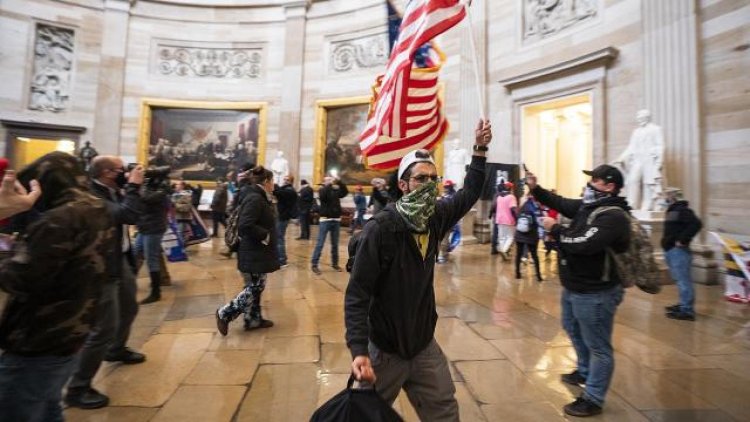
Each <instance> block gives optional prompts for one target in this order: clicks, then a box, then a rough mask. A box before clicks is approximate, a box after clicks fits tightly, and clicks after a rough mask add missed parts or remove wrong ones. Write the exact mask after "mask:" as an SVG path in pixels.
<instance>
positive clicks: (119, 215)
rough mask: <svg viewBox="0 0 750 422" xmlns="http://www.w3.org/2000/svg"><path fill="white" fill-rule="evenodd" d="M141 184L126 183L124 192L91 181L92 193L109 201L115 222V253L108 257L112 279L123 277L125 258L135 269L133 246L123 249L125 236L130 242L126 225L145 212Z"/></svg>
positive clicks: (108, 206)
mask: <svg viewBox="0 0 750 422" xmlns="http://www.w3.org/2000/svg"><path fill="white" fill-rule="evenodd" d="M140 189H141V186H140V185H134V184H132V183H128V184H127V185H125V189H123V190H124V194H122V193H120V191H115V192H112V191H110V189H109V188H108V187H107V186H104V185H102V184H100V183H97V182H96V181H92V182H91V193H93V194H94V195H96V196H98V197H100V198H102V199H104V201H105V202H106V203H107V209H108V210H109V213H110V215H111V217H112V220H114V223H115V235H114V238H113V243H114V245H113V250H114V251H115V253H113V254H112V255H110V256H109V257H108V258H107V271H108V272H109V276H110V279H114V280H117V279H119V278H120V277H122V265H123V259H127V260H128V263H129V264H130V265H131V266H133V269H134V270H135V257H134V255H133V248H132V246H130V247H128V250H127V251H123V249H122V247H123V238H124V237H126V238H127V242H128V243H130V236H129V235H128V232H127V231H126V230H125V227H124V226H125V225H134V224H137V223H138V219H139V218H140V216H141V214H142V213H143V201H142V200H141V195H140V192H139V191H140Z"/></svg>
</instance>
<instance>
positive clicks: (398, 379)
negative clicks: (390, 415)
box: [369, 339, 459, 422]
mask: <svg viewBox="0 0 750 422" xmlns="http://www.w3.org/2000/svg"><path fill="white" fill-rule="evenodd" d="M369 352H370V360H371V361H372V366H373V369H374V370H375V376H376V377H377V380H376V381H375V388H376V389H377V391H378V393H379V394H380V395H381V396H382V397H383V399H385V401H386V402H388V404H391V405H392V404H393V402H394V401H395V400H396V397H397V396H398V393H399V392H400V391H401V389H402V388H403V389H404V391H406V395H407V397H409V401H410V402H411V404H412V406H414V410H416V412H417V415H418V416H419V419H420V420H422V421H430V422H439V421H458V420H459V419H458V402H456V398H455V397H454V396H455V394H456V387H455V386H454V385H453V381H452V380H451V373H450V370H449V369H448V360H447V359H446V358H445V355H444V354H443V351H442V350H441V349H440V346H438V344H437V342H436V341H435V339H433V340H432V341H431V342H430V344H428V345H427V347H425V349H424V350H422V351H421V352H420V353H419V354H418V355H417V356H415V357H414V358H412V359H411V360H405V359H403V358H401V357H399V356H398V355H393V354H390V353H384V352H382V351H380V350H379V349H378V348H377V346H375V345H374V344H373V343H372V342H371V343H370V345H369Z"/></svg>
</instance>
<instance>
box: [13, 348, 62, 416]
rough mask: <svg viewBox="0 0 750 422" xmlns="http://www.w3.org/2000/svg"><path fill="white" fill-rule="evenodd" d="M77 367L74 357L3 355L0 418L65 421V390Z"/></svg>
mask: <svg viewBox="0 0 750 422" xmlns="http://www.w3.org/2000/svg"><path fill="white" fill-rule="evenodd" d="M75 366H76V355H73V356H38V357H26V356H19V355H15V354H12V353H4V354H3V355H2V356H0V419H2V420H4V421H6V420H7V421H24V422H35V421H39V422H62V421H63V420H64V419H63V413H62V406H60V400H61V399H62V389H63V387H64V386H65V383H66V382H67V381H68V378H70V374H71V373H72V372H73V370H74V369H75Z"/></svg>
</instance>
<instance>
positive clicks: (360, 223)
mask: <svg viewBox="0 0 750 422" xmlns="http://www.w3.org/2000/svg"><path fill="white" fill-rule="evenodd" d="M366 212H367V210H357V216H356V217H354V220H353V221H352V226H351V230H350V232H352V233H353V232H354V229H356V228H357V227H359V228H360V229H361V228H363V227H364V226H365V213H366Z"/></svg>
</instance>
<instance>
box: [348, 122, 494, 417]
mask: <svg viewBox="0 0 750 422" xmlns="http://www.w3.org/2000/svg"><path fill="white" fill-rule="evenodd" d="M491 139H492V135H491V128H490V124H489V122H486V121H485V122H480V125H479V127H478V128H477V130H476V141H475V145H474V151H475V152H474V157H473V159H472V162H471V165H470V166H469V171H468V173H467V175H466V179H465V183H464V189H463V190H461V191H459V192H458V193H456V194H455V195H454V196H453V197H452V198H450V199H446V200H443V201H437V192H438V190H437V181H438V173H437V168H436V167H435V163H434V162H433V160H432V158H431V157H430V155H429V152H428V151H426V150H416V151H412V152H410V153H408V154H406V156H405V157H404V158H403V159H402V160H401V164H400V166H399V169H398V173H397V174H398V187H399V189H400V190H401V191H402V192H403V193H404V195H403V197H401V199H399V200H398V201H397V202H395V203H390V204H388V205H387V206H386V207H385V208H384V209H383V211H381V212H380V213H379V215H378V216H377V219H374V220H373V222H371V223H368V224H365V228H364V230H363V232H362V237H361V240H360V243H359V246H358V248H357V252H356V255H355V260H354V267H353V268H352V273H351V277H350V279H349V285H348V287H347V289H346V297H345V301H344V312H345V320H346V342H347V345H348V346H349V349H350V350H351V353H352V358H353V361H352V372H353V374H354V376H355V377H356V379H358V380H359V381H364V382H369V383H374V384H375V387H376V388H377V391H378V393H380V395H381V396H382V397H383V398H384V399H385V400H386V401H387V402H388V403H393V401H394V400H395V399H396V396H398V393H399V391H400V390H401V388H402V387H403V388H404V389H405V390H406V392H407V394H408V396H409V400H410V401H411V402H412V404H413V405H414V408H415V410H416V411H417V414H418V415H419V419H420V420H423V421H458V403H457V402H456V399H455V398H454V394H455V391H456V390H455V387H454V386H453V382H452V381H451V375H450V371H449V370H448V361H447V360H446V358H445V355H444V354H443V352H442V350H440V347H439V346H438V344H437V343H436V342H435V338H434V335H435V324H436V323H437V312H436V311H435V288H434V284H433V283H434V269H435V258H436V256H437V253H438V249H439V245H440V240H441V239H442V238H443V237H444V236H445V235H446V234H447V233H448V231H449V230H450V229H451V228H452V227H453V226H454V225H455V224H456V223H458V221H459V220H460V219H461V217H463V216H464V215H465V214H466V213H467V212H468V211H469V210H470V209H471V207H472V206H473V205H474V203H475V202H476V201H477V199H479V196H480V195H481V192H482V186H483V184H484V176H485V170H484V167H485V161H486V158H485V152H486V151H487V144H489V143H490V141H491Z"/></svg>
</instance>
